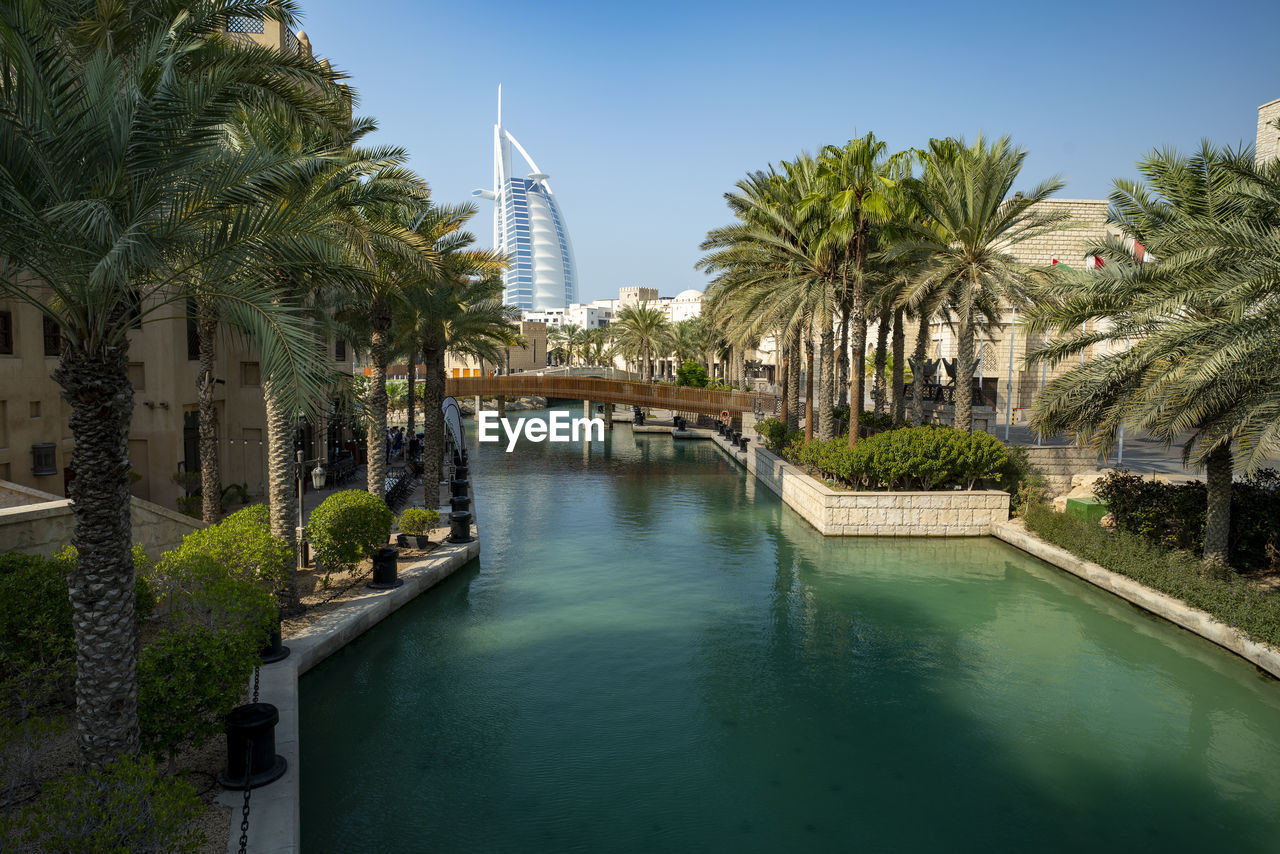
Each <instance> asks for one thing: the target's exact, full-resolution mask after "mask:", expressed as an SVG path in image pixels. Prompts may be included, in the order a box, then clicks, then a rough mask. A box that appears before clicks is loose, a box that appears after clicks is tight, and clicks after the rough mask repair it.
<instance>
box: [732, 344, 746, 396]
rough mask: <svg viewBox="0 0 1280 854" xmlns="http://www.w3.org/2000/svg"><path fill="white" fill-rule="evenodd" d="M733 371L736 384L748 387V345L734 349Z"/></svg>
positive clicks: (739, 386) (740, 386)
mask: <svg viewBox="0 0 1280 854" xmlns="http://www.w3.org/2000/svg"><path fill="white" fill-rule="evenodd" d="M733 355H734V361H733V372H734V374H735V376H734V385H736V386H737V387H738V388H746V387H747V348H746V345H743V346H741V347H735V348H734V351H733Z"/></svg>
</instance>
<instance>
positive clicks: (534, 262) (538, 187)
mask: <svg viewBox="0 0 1280 854" xmlns="http://www.w3.org/2000/svg"><path fill="white" fill-rule="evenodd" d="M513 146H514V147H515V150H516V151H518V152H519V153H520V156H521V157H522V158H524V161H525V163H526V165H527V166H528V167H529V170H530V171H529V172H528V174H527V175H525V176H524V177H520V176H517V175H515V174H513V173H512V171H511V149H512V147H513ZM547 178H548V176H547V174H546V173H545V172H543V171H542V170H541V169H539V168H538V164H536V163H534V162H533V158H532V157H530V156H529V152H527V151H525V150H524V146H522V145H521V144H520V143H519V142H518V141H517V140H516V138H515V137H514V136H512V135H511V134H510V133H509V132H508V131H507V129H506V128H504V127H503V126H502V87H501V86H499V87H498V123H497V124H496V125H494V126H493V189H492V190H476V191H474V192H473V193H472V195H475V196H479V197H480V198H482V199H489V200H490V201H493V202H494V203H495V205H496V207H495V210H494V212H493V245H494V247H495V248H496V249H497V250H498V251H499V252H502V253H504V254H505V255H506V256H507V258H508V260H509V261H510V263H511V267H510V269H508V270H507V272H506V273H504V274H503V282H504V284H505V286H506V293H505V295H504V297H503V302H505V303H506V304H507V305H514V306H518V307H519V308H522V309H525V310H527V311H545V310H547V309H555V308H567V307H568V306H569V304H570V303H574V302H577V301H578V270H577V266H576V265H575V263H574V260H573V244H572V243H570V242H569V232H568V231H566V230H565V227H564V214H562V213H561V212H560V205H559V204H558V203H557V202H556V197H555V196H554V195H553V194H552V193H551V185H550V184H549V183H548V182H547Z"/></svg>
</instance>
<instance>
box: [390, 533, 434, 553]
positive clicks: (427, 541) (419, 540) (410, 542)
mask: <svg viewBox="0 0 1280 854" xmlns="http://www.w3.org/2000/svg"><path fill="white" fill-rule="evenodd" d="M396 545H397V546H399V547H400V548H402V549H418V550H419V551H421V550H422V549H425V548H429V547H430V545H431V536H430V535H429V534H397V535H396Z"/></svg>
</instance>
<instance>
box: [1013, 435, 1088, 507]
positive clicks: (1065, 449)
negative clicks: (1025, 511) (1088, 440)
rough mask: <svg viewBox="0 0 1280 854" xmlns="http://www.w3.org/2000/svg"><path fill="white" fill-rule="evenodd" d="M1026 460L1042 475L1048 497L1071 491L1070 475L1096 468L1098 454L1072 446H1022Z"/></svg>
mask: <svg viewBox="0 0 1280 854" xmlns="http://www.w3.org/2000/svg"><path fill="white" fill-rule="evenodd" d="M1022 447H1024V448H1026V449H1027V459H1028V460H1029V461H1030V462H1031V465H1032V466H1033V467H1035V468H1036V469H1038V470H1039V471H1040V473H1041V474H1043V475H1044V478H1045V480H1046V481H1047V482H1048V484H1047V485H1048V488H1049V497H1051V498H1052V497H1054V496H1057V495H1062V494H1063V493H1066V492H1070V491H1071V477H1072V475H1077V474H1080V473H1081V472H1086V471H1094V470H1096V469H1097V468H1098V454H1097V452H1096V451H1094V450H1092V449H1090V448H1077V447H1075V446H1074V445H1023V446H1022Z"/></svg>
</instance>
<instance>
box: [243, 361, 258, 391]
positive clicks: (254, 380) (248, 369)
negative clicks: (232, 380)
mask: <svg viewBox="0 0 1280 854" xmlns="http://www.w3.org/2000/svg"><path fill="white" fill-rule="evenodd" d="M240 385H243V386H259V385H262V368H261V367H260V366H259V365H258V363H257V362H241V363H240Z"/></svg>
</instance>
